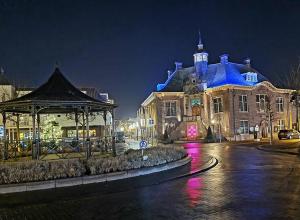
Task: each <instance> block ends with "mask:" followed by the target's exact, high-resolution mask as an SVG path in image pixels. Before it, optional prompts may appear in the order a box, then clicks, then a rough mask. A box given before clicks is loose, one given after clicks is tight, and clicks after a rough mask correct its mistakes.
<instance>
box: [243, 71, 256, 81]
mask: <svg viewBox="0 0 300 220" xmlns="http://www.w3.org/2000/svg"><path fill="white" fill-rule="evenodd" d="M245 78H246V81H248V82H257V73H250V72H249V73H246V74H245Z"/></svg>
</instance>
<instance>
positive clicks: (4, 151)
mask: <svg viewBox="0 0 300 220" xmlns="http://www.w3.org/2000/svg"><path fill="white" fill-rule="evenodd" d="M2 121H3V152H2V159H3V160H7V159H8V143H7V136H6V113H5V112H2Z"/></svg>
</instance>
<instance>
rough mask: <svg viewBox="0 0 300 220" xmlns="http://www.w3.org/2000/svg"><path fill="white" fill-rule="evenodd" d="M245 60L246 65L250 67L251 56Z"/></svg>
mask: <svg viewBox="0 0 300 220" xmlns="http://www.w3.org/2000/svg"><path fill="white" fill-rule="evenodd" d="M244 62H245V65H246V66H248V67H250V66H251V59H250V58H249V57H248V58H246V59H245V60H244Z"/></svg>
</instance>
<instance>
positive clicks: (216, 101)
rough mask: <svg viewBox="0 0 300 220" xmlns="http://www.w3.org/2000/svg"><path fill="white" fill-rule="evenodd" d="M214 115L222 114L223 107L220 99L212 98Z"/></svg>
mask: <svg viewBox="0 0 300 220" xmlns="http://www.w3.org/2000/svg"><path fill="white" fill-rule="evenodd" d="M213 103H214V113H219V112H223V105H222V99H221V98H214V99H213Z"/></svg>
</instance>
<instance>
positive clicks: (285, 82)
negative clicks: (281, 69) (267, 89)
mask: <svg viewBox="0 0 300 220" xmlns="http://www.w3.org/2000/svg"><path fill="white" fill-rule="evenodd" d="M276 84H277V85H278V86H279V87H281V88H287V89H294V90H297V91H298V90H300V57H299V60H298V64H296V65H294V66H292V67H291V70H290V71H289V72H288V73H287V74H285V75H283V78H282V75H281V76H280V77H277V80H276Z"/></svg>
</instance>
